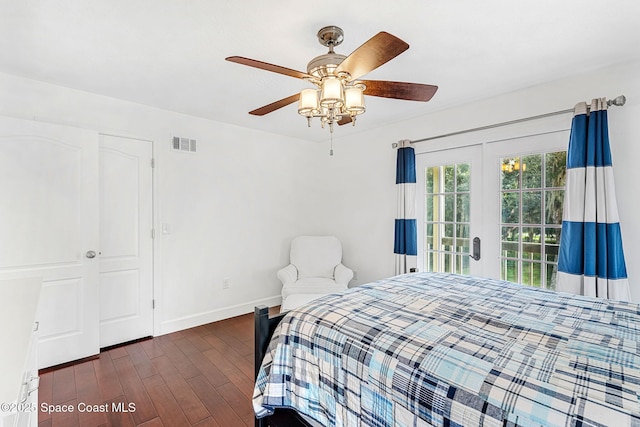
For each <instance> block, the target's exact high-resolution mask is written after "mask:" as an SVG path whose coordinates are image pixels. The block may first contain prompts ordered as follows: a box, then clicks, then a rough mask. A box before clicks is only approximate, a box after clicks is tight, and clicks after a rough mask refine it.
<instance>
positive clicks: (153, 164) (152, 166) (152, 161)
mask: <svg viewBox="0 0 640 427" xmlns="http://www.w3.org/2000/svg"><path fill="white" fill-rule="evenodd" d="M155 167H156V159H155V158H153V157H152V158H151V168H155Z"/></svg>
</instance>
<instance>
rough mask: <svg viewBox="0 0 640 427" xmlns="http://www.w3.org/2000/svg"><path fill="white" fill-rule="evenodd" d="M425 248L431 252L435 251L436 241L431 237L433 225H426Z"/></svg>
mask: <svg viewBox="0 0 640 427" xmlns="http://www.w3.org/2000/svg"><path fill="white" fill-rule="evenodd" d="M425 228H426V239H425V242H426V248H427V250H433V249H435V244H436V240H435V236H434V235H433V228H434V224H426V227H425Z"/></svg>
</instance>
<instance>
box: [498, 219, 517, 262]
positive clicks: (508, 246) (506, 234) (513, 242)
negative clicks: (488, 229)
mask: <svg viewBox="0 0 640 427" xmlns="http://www.w3.org/2000/svg"><path fill="white" fill-rule="evenodd" d="M519 238H520V233H519V228H518V227H502V253H501V256H503V257H508V258H517V257H518V256H519V255H520V244H519Z"/></svg>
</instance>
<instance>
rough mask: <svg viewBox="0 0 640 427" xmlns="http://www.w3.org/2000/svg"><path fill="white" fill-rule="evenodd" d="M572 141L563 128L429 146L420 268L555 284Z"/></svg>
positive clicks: (420, 161) (423, 161)
mask: <svg viewBox="0 0 640 427" xmlns="http://www.w3.org/2000/svg"><path fill="white" fill-rule="evenodd" d="M568 140H569V131H568V130H566V129H560V130H557V131H550V132H543V133H536V134H532V135H529V136H524V137H517V138H513V137H512V138H504V139H499V140H496V141H488V142H486V141H485V142H482V143H478V144H475V145H468V146H464V147H458V148H450V149H447V148H443V146H440V147H439V149H438V150H436V151H431V152H429V151H426V150H427V149H428V147H426V148H422V147H421V150H423V151H420V152H419V153H418V154H417V156H416V178H417V185H418V187H417V196H416V197H417V208H418V209H417V215H418V218H417V219H418V245H419V246H418V263H419V264H418V266H419V270H420V271H434V272H451V273H460V274H467V275H480V276H486V277H493V278H496V279H503V280H508V281H511V282H516V283H522V284H525V285H529V286H535V287H541V288H546V289H555V276H556V273H557V262H558V249H559V242H560V233H561V228H562V208H563V201H564V176H565V165H566V147H567V144H568ZM476 238H477V239H478V240H476V242H475V249H476V251H475V252H476V253H474V239H476ZM478 249H479V251H478ZM478 252H479V253H478ZM477 255H479V257H478V256H477Z"/></svg>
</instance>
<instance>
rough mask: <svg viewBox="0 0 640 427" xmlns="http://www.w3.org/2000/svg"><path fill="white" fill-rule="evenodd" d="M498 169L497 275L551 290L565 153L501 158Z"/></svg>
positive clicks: (559, 229) (554, 268) (562, 197)
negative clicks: (499, 179)
mask: <svg viewBox="0 0 640 427" xmlns="http://www.w3.org/2000/svg"><path fill="white" fill-rule="evenodd" d="M500 169H501V175H500V176H501V181H500V207H501V243H500V245H501V247H500V259H501V260H500V263H501V264H500V266H501V268H500V276H501V278H502V279H504V280H508V281H512V282H518V283H523V284H526V285H529V286H535V287H541V288H547V289H555V281H556V274H557V263H558V248H559V245H560V231H561V226H562V208H563V203H564V182H565V170H566V152H564V151H559V152H551V153H544V154H529V155H524V156H520V157H505V158H503V159H501V167H500ZM543 233H544V234H543Z"/></svg>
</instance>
